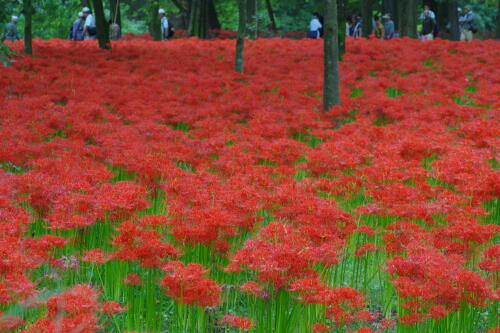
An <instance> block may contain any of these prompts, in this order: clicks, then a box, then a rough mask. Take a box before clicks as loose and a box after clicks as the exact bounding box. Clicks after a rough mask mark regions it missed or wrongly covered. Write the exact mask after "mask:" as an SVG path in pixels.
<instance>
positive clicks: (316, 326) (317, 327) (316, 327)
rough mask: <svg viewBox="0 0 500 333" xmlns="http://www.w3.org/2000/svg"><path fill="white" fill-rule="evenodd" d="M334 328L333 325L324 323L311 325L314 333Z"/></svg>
mask: <svg viewBox="0 0 500 333" xmlns="http://www.w3.org/2000/svg"><path fill="white" fill-rule="evenodd" d="M332 329H333V327H328V326H326V325H325V324H323V323H317V324H314V325H313V326H312V327H311V331H313V332H314V333H327V332H328V331H331V330H332Z"/></svg>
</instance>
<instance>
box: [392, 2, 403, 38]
mask: <svg viewBox="0 0 500 333" xmlns="http://www.w3.org/2000/svg"><path fill="white" fill-rule="evenodd" d="M403 9H404V5H403V4H402V3H401V2H399V1H394V25H395V31H399V33H400V34H401V30H402V29H403V22H402V21H404V19H402V17H403Z"/></svg>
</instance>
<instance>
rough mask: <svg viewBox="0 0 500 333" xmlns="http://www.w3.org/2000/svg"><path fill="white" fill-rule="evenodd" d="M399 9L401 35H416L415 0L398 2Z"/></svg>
mask: <svg viewBox="0 0 500 333" xmlns="http://www.w3.org/2000/svg"><path fill="white" fill-rule="evenodd" d="M399 6H400V7H401V10H400V14H401V15H400V18H399V21H400V28H399V30H400V31H399V32H400V34H401V37H404V36H408V37H411V38H416V37H417V0H407V1H405V3H399Z"/></svg>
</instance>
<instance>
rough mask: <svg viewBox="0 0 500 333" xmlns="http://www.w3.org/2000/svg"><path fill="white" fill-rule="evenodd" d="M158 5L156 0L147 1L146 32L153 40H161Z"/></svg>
mask: <svg viewBox="0 0 500 333" xmlns="http://www.w3.org/2000/svg"><path fill="white" fill-rule="evenodd" d="M159 9H160V3H159V1H158V0H149V2H148V12H149V15H148V21H149V22H148V30H149V34H150V35H151V36H152V37H153V39H154V40H161V25H160V18H159V17H158V10H159Z"/></svg>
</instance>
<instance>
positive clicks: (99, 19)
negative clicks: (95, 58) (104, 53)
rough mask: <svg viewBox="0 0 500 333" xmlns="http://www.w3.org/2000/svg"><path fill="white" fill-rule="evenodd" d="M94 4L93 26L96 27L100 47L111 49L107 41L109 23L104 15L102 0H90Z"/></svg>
mask: <svg viewBox="0 0 500 333" xmlns="http://www.w3.org/2000/svg"><path fill="white" fill-rule="evenodd" d="M92 4H93V5H94V14H95V26H96V29H97V40H98V42H99V47H100V48H101V49H111V43H110V42H109V24H108V22H107V21H106V17H105V16H104V8H103V6H102V0H92Z"/></svg>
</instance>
